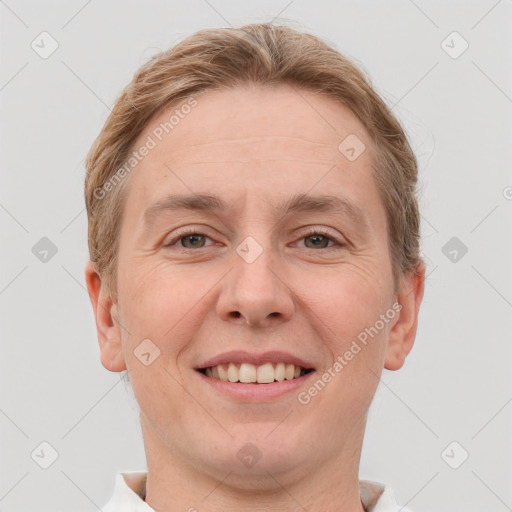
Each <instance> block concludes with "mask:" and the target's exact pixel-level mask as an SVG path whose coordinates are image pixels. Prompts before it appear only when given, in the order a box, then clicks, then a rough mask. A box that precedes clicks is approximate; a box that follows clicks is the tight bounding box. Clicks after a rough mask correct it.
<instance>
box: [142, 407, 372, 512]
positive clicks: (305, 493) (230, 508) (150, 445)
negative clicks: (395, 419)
mask: <svg viewBox="0 0 512 512" xmlns="http://www.w3.org/2000/svg"><path fill="white" fill-rule="evenodd" d="M364 423H365V422H364ZM141 426H142V432H143V436H144V444H145V450H146V455H147V466H148V475H147V483H146V498H145V501H146V502H147V503H148V505H149V506H150V507H152V508H153V509H155V510H158V512H176V511H189V512H197V511H201V512H202V511H208V512H221V511H223V512H235V511H237V512H239V511H240V510H244V511H248V512H250V511H256V510H258V511H261V510H266V511H267V510H268V511H270V512H277V511H280V512H299V511H304V510H308V512H320V511H322V512H340V511H343V512H365V510H364V507H363V505H362V503H361V498H360V494H359V476H358V474H359V460H360V456H361V447H362V441H363V435H364V426H365V425H364V424H363V425H361V427H362V428H357V429H354V431H353V432H352V435H351V436H350V437H349V438H347V439H346V442H345V443H344V444H343V449H342V450H341V451H340V453H337V454H333V455H332V457H330V458H329V459H328V460H324V461H322V463H321V464H317V463H314V464H312V465H311V466H307V462H306V461H305V463H304V464H302V465H299V467H298V468H297V467H296V468H293V469H292V470H289V471H284V472H279V473H278V472H272V471H271V470H269V471H265V472H260V474H258V475H256V476H250V477H249V476H247V475H241V474H237V473H235V472H232V471H231V472H230V471H225V472H224V473H222V474H221V473H220V472H219V470H218V469H217V468H210V467H206V466H204V465H203V466H202V467H201V468H200V469H198V467H197V466H193V465H191V464H190V463H188V462H186V461H184V460H183V459H182V458H181V457H179V456H178V455H177V454H176V452H174V451H171V450H170V449H169V447H168V446H166V445H165V444H164V443H163V442H162V440H161V439H160V438H159V437H158V436H156V435H154V432H152V431H151V427H150V426H149V425H148V424H147V422H146V421H145V420H144V416H143V415H141Z"/></svg>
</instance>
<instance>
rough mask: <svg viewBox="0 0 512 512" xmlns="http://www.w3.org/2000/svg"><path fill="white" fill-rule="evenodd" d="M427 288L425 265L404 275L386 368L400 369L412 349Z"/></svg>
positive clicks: (420, 265) (391, 332)
mask: <svg viewBox="0 0 512 512" xmlns="http://www.w3.org/2000/svg"><path fill="white" fill-rule="evenodd" d="M424 290H425V265H424V263H423V262H422V263H420V264H419V265H418V266H417V267H416V269H415V271H414V272H409V273H408V274H406V275H405V276H403V277H402V279H401V282H400V289H399V292H398V295H397V302H398V303H399V304H400V305H401V309H400V312H399V313H398V318H397V320H396V321H395V323H394V325H393V326H392V327H391V330H390V332H389V337H388V347H387V353H386V359H385V363H384V368H386V369H387V370H399V369H400V368H401V367H402V366H403V364H404V361H405V358H406V356H407V354H409V352H410V351H411V350H412V347H413V345H414V340H415V338H416V329H417V327H418V314H419V309H420V304H421V301H422V299H423V292H424Z"/></svg>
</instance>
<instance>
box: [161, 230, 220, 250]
mask: <svg viewBox="0 0 512 512" xmlns="http://www.w3.org/2000/svg"><path fill="white" fill-rule="evenodd" d="M206 240H211V239H210V238H209V237H208V236H206V235H203V234H202V233H199V232H198V231H197V230H194V229H187V230H184V231H181V232H180V233H178V234H176V235H175V236H174V237H173V238H172V239H171V240H170V241H169V242H168V243H166V244H164V247H172V246H174V245H176V244H177V243H178V242H179V244H178V247H181V248H183V249H201V248H203V247H207V245H206ZM210 245H211V244H210Z"/></svg>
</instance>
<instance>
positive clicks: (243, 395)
mask: <svg viewBox="0 0 512 512" xmlns="http://www.w3.org/2000/svg"><path fill="white" fill-rule="evenodd" d="M196 373H197V374H198V375H199V377H200V378H201V379H202V380H203V382H205V383H206V384H209V385H210V386H212V387H213V389H215V390H216V391H218V392H219V393H222V394H224V395H227V396H229V397H231V398H235V399H238V400H242V401H246V402H256V401H265V400H272V399H277V398H281V397H283V396H285V395H287V394H290V393H293V392H295V393H297V392H298V391H299V389H300V388H302V387H303V386H304V385H305V384H306V382H308V381H309V379H310V377H312V376H313V375H314V374H315V373H316V372H315V371H312V372H309V373H307V374H306V375H303V376H302V377H298V378H296V379H291V380H283V381H281V382H270V383H269V384H257V383H249V384H245V383H243V382H229V381H228V382H226V381H223V380H220V379H214V378H212V377H207V376H206V375H204V374H202V373H201V372H197V371H196Z"/></svg>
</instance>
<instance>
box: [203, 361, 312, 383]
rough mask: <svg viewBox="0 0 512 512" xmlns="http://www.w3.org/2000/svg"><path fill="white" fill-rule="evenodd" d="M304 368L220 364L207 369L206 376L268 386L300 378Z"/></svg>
mask: <svg viewBox="0 0 512 512" xmlns="http://www.w3.org/2000/svg"><path fill="white" fill-rule="evenodd" d="M301 371H302V368H301V367H300V366H295V365H294V364H286V363H277V364H276V365H273V364H272V363H265V364H262V365H259V366H256V365H254V364H250V363H242V364H235V363H229V365H222V364H219V365H217V366H212V367H210V368H206V375H207V376H208V377H213V378H214V379H220V380H223V381H226V382H227V381H229V382H244V383H250V382H258V383H259V384H268V383H270V382H274V380H277V381H278V382H281V381H282V380H285V379H286V380H291V379H296V378H297V377H300V375H301Z"/></svg>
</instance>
